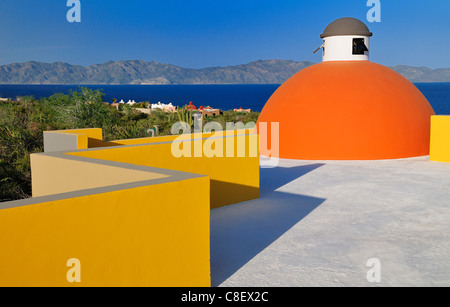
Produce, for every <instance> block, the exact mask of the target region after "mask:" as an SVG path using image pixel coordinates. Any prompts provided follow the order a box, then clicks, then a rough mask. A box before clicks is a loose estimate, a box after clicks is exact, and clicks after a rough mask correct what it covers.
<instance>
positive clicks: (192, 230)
mask: <svg viewBox="0 0 450 307" xmlns="http://www.w3.org/2000/svg"><path fill="white" fill-rule="evenodd" d="M32 159H33V164H34V165H33V168H34V170H35V171H36V173H37V174H36V176H37V177H34V178H38V179H37V180H42V181H44V182H47V183H48V184H54V186H53V191H51V190H52V189H46V190H44V191H41V192H39V194H42V195H47V196H44V197H37V198H32V199H29V200H22V201H15V202H9V203H3V204H1V205H0V246H1V249H2V252H1V253H0V286H158V287H159V286H210V259H209V258H210V253H209V212H210V204H209V197H210V196H209V191H210V188H209V178H208V177H207V176H201V175H196V174H188V173H181V172H176V171H170V170H162V169H157V168H149V167H145V166H135V165H127V164H125V163H117V162H108V161H106V162H102V161H99V160H94V159H87V158H80V157H75V156H70V155H66V154H63V153H53V154H39V155H33V157H32ZM77 168H78V170H76V169H77ZM46 169H47V170H50V171H49V172H48V173H45V170H46ZM89 169H91V171H92V172H90V171H89ZM95 172H99V173H95ZM62 175H64V176H65V177H66V179H67V180H64V178H63V177H62ZM53 176H55V178H51V177H53ZM71 176H73V177H74V178H69V177H71ZM90 176H95V180H92V179H88V177H90ZM108 177H110V178H108ZM111 177H114V178H111ZM56 181H61V182H59V183H58V184H56ZM78 181H85V182H78ZM72 185H74V188H72ZM75 189H78V190H76V191H71V190H75ZM193 190H196V193H195V197H187V196H189V195H191V192H192V191H193ZM53 192H57V193H62V194H52V193H53ZM73 259H75V260H76V261H79V262H78V264H77V263H75V264H72V262H71V261H72V260H73ZM68 265H69V266H68ZM72 265H74V267H72ZM72 270H75V271H74V272H72ZM77 270H78V271H77ZM77 278H79V280H78V279H77ZM74 280H75V282H74ZM77 281H79V282H77Z"/></svg>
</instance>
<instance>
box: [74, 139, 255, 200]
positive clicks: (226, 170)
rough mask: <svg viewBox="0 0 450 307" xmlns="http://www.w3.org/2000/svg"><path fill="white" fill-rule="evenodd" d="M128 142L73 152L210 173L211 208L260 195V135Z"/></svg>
mask: <svg viewBox="0 0 450 307" xmlns="http://www.w3.org/2000/svg"><path fill="white" fill-rule="evenodd" d="M124 142H125V143H127V145H126V146H111V147H105V148H93V149H89V150H80V151H76V152H71V153H69V154H70V155H74V156H78V157H88V158H94V159H101V160H107V161H116V162H124V163H131V164H137V165H145V166H152V167H158V168H166V169H172V170H177V171H183V172H190V173H196V174H203V175H208V176H209V177H210V179H211V208H218V207H221V206H225V205H230V204H235V203H239V202H242V201H247V200H251V199H255V198H258V197H259V151H258V149H259V145H258V135H256V134H246V133H245V132H239V131H236V134H234V135H232V134H230V135H227V134H226V133H217V134H207V135H206V136H205V135H203V136H202V135H182V136H178V137H175V136H170V137H162V138H161V139H160V138H148V139H147V142H145V139H138V140H127V141H124ZM133 142H136V144H133ZM113 143H114V142H113ZM107 146H109V145H107ZM211 148H212V149H211ZM208 151H209V152H208ZM193 193H194V194H195V191H193Z"/></svg>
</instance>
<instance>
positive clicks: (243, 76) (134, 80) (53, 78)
mask: <svg viewBox="0 0 450 307" xmlns="http://www.w3.org/2000/svg"><path fill="white" fill-rule="evenodd" d="M313 64H315V63H313V62H308V61H301V62H296V61H291V60H258V61H254V62H251V63H248V64H242V65H235V66H226V67H207V68H201V69H193V68H183V67H180V66H176V65H171V64H163V63H158V62H155V61H152V62H146V61H142V60H130V61H109V62H106V63H103V64H95V65H90V66H80V65H71V64H67V63H63V62H54V63H42V62H34V61H30V62H26V63H13V64H9V65H3V66H0V84H70V85H81V84H82V85H89V84H281V83H283V82H284V81H286V80H287V79H289V78H290V77H291V76H293V75H294V74H295V73H297V72H298V71H300V70H302V69H304V68H306V67H308V66H311V65H313ZM391 68H392V69H394V70H395V71H397V72H399V73H400V74H402V75H403V76H405V77H406V78H408V79H409V80H410V81H412V82H450V68H439V69H431V68H428V67H412V66H406V65H397V66H393V67H391Z"/></svg>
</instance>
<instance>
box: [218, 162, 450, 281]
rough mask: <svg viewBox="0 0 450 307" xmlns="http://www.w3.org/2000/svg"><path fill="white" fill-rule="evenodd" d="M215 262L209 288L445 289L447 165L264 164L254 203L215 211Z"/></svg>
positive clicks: (449, 249)
mask: <svg viewBox="0 0 450 307" xmlns="http://www.w3.org/2000/svg"><path fill="white" fill-rule="evenodd" d="M370 258H378V259H379V260H380V263H381V282H380V283H375V284H374V283H369V282H368V280H367V278H366V275H367V272H368V271H369V270H370V269H371V267H368V266H367V261H368V260H369V259H370ZM211 266H212V285H213V286H244V287H246V286H257V287H259V286H260V287H265V286H293V287H297V286H450V164H445V163H437V162H430V161H429V158H428V157H419V158H412V159H401V160H383V161H295V160H281V161H280V164H279V167H277V168H272V169H269V168H262V169H261V198H260V199H257V200H253V201H248V202H244V203H240V204H236V205H232V206H228V207H224V208H219V209H214V210H212V211H211Z"/></svg>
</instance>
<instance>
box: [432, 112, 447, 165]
mask: <svg viewBox="0 0 450 307" xmlns="http://www.w3.org/2000/svg"><path fill="white" fill-rule="evenodd" d="M430 160H431V161H437V162H450V116H442V115H435V116H431V138H430Z"/></svg>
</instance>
